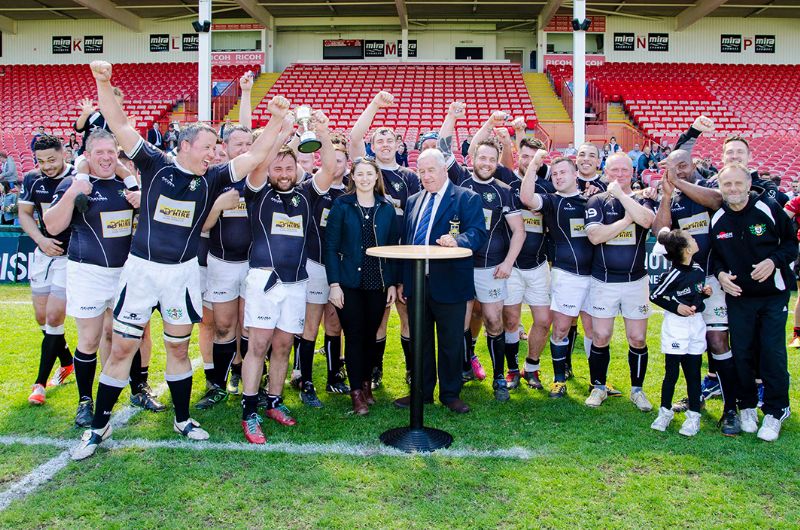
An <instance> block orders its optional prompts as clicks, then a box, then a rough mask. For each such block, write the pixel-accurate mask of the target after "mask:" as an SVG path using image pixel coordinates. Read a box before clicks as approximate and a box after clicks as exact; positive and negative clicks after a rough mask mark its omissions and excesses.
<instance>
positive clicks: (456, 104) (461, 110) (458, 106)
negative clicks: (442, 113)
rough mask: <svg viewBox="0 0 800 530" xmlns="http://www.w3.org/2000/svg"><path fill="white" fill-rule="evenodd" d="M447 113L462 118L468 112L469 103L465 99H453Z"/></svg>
mask: <svg viewBox="0 0 800 530" xmlns="http://www.w3.org/2000/svg"><path fill="white" fill-rule="evenodd" d="M447 113H448V114H449V115H450V116H453V117H454V118H455V119H461V118H463V117H464V116H465V115H466V113H467V105H466V104H465V103H464V102H463V101H453V102H452V103H450V108H449V109H448V110H447Z"/></svg>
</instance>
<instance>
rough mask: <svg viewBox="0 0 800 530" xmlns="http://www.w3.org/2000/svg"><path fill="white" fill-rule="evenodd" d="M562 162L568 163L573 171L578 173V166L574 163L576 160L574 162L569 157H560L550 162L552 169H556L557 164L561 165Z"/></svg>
mask: <svg viewBox="0 0 800 530" xmlns="http://www.w3.org/2000/svg"><path fill="white" fill-rule="evenodd" d="M561 162H566V163H568V164H569V165H570V167H571V168H572V170H573V171H578V165H577V164H576V163H575V161H574V160H572V159H571V158H569V157H567V156H559V157H558V158H555V159H553V160H552V161H551V162H550V167H551V168H552V167H555V166H556V164H560V163H561Z"/></svg>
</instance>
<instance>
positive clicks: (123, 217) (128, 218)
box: [100, 210, 133, 238]
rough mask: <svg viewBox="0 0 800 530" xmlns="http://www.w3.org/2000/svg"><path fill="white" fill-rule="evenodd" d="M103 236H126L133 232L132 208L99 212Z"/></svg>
mask: <svg viewBox="0 0 800 530" xmlns="http://www.w3.org/2000/svg"><path fill="white" fill-rule="evenodd" d="M100 224H101V225H102V228H103V237H104V238H112V237H126V236H129V235H131V234H132V233H133V210H119V211H116V212H100Z"/></svg>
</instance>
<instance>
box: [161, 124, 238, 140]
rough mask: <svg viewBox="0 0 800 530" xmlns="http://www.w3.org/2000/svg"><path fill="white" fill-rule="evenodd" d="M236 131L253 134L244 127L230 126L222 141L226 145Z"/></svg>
mask: <svg viewBox="0 0 800 530" xmlns="http://www.w3.org/2000/svg"><path fill="white" fill-rule="evenodd" d="M170 125H172V124H170ZM236 131H241V132H243V133H247V134H252V133H253V131H251V130H250V128H249V127H245V126H244V125H231V126H230V127H225V132H224V133H223V135H222V141H223V142H225V143H228V141H229V140H230V139H231V135H232V134H233V133H235V132H236Z"/></svg>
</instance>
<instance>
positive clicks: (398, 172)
mask: <svg viewBox="0 0 800 530" xmlns="http://www.w3.org/2000/svg"><path fill="white" fill-rule="evenodd" d="M393 103H394V96H392V94H390V93H388V92H384V91H381V92H378V93H377V94H376V95H375V97H374V98H372V101H371V102H370V104H369V105H367V108H366V109H364V112H362V113H361V115H360V116H359V117H358V120H357V121H356V123H355V125H353V129H352V130H351V131H350V158H351V159H353V160H356V159H357V158H359V157H363V156H366V147H365V145H364V137H365V136H366V135H367V132H368V131H369V128H370V126H371V125H372V122H373V120H374V119H375V115H376V114H377V113H378V112H379V111H380V110H381V109H385V108H388V107H391V106H392V104H393ZM370 145H371V146H372V150H373V151H374V152H375V162H377V164H378V167H379V168H381V175H382V176H383V187H384V189H385V190H386V192H387V193H388V194H389V195H388V197H387V198H388V199H389V200H390V201H391V202H392V204H394V208H395V213H396V214H397V222H398V233H401V232H402V231H401V230H399V227H400V226H401V225H400V223H402V222H403V212H404V211H405V207H406V202H407V201H408V198H409V197H410V196H412V195H414V194H415V193H417V192H418V191H419V190H420V189H421V187H420V182H419V177H418V176H417V174H416V173H414V172H413V171H412V170H410V169H408V168H407V167H400V166H399V165H398V164H397V160H396V159H395V156H394V155H395V152H396V151H397V135H396V134H395V133H394V131H393V130H392V129H390V128H388V127H379V128H377V129H375V130H374V131H373V132H372V136H371V137H370ZM395 307H396V308H397V314H398V316H399V317H400V345H401V346H402V348H403V356H404V357H405V363H406V381H407V382H410V377H411V375H410V374H411V339H410V338H409V330H408V308H407V307H406V306H405V304H403V303H402V302H400V301H399V300H398V301H397V302H396V303H395ZM390 312H391V308H387V309H386V313H385V314H384V316H383V322H382V323H381V327H380V328H378V334H377V337H375V346H376V352H375V359H376V364H377V366H375V369H374V370H373V375H372V388H373V389H375V388H378V387H379V386H380V385H381V382H382V380H383V355H384V352H385V351H386V325H387V323H388V322H389V313H390Z"/></svg>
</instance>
